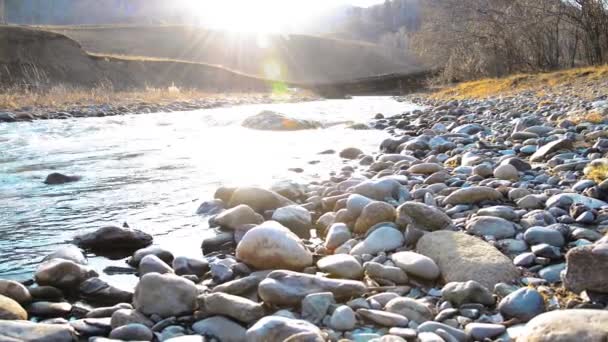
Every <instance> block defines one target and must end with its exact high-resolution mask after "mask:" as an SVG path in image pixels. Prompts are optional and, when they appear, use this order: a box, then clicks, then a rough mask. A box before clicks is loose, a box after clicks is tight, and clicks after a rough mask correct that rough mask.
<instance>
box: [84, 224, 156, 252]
mask: <svg viewBox="0 0 608 342" xmlns="http://www.w3.org/2000/svg"><path fill="white" fill-rule="evenodd" d="M152 239H153V238H152V235H150V234H148V233H145V232H143V231H141V230H136V229H130V228H121V227H114V226H109V227H103V228H100V229H97V230H96V231H93V232H90V233H86V234H81V235H78V236H76V237H75V238H74V243H75V244H76V245H77V246H78V247H80V248H83V249H90V250H93V251H97V252H114V251H116V250H124V251H136V250H138V249H141V248H144V247H148V246H149V245H151V244H152Z"/></svg>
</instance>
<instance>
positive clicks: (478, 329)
mask: <svg viewBox="0 0 608 342" xmlns="http://www.w3.org/2000/svg"><path fill="white" fill-rule="evenodd" d="M506 330H507V328H506V327H505V326H504V325H500V324H491V323H469V324H467V326H466V327H465V329H464V331H465V332H466V333H467V334H469V335H471V337H473V338H474V339H475V341H484V340H485V339H486V338H489V339H492V338H494V337H496V336H498V335H500V334H502V333H504V332H505V331H506Z"/></svg>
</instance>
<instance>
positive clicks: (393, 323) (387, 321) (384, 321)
mask: <svg viewBox="0 0 608 342" xmlns="http://www.w3.org/2000/svg"><path fill="white" fill-rule="evenodd" d="M357 314H358V315H360V316H362V317H363V318H365V319H366V320H369V321H371V322H373V323H375V324H379V325H382V326H385V327H407V325H408V323H409V320H408V319H407V318H406V317H404V316H401V315H399V314H396V313H392V312H386V311H381V310H368V309H359V310H357Z"/></svg>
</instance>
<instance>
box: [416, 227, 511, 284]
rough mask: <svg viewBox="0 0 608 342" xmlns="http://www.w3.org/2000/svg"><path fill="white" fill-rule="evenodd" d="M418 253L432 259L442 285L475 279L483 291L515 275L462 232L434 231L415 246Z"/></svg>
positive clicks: (501, 257) (503, 260) (494, 254)
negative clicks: (440, 277)
mask: <svg viewBox="0 0 608 342" xmlns="http://www.w3.org/2000/svg"><path fill="white" fill-rule="evenodd" d="M416 247H417V250H418V252H419V253H420V254H423V255H426V256H428V257H429V258H431V259H433V260H434V261H435V263H436V264H437V265H438V266H439V270H440V271H441V276H442V278H443V280H444V281H445V282H452V281H457V282H466V281H469V280H475V281H477V282H479V283H480V284H482V285H483V286H485V287H486V288H494V285H496V284H497V283H501V282H510V281H513V280H514V279H516V278H517V277H518V276H519V271H518V270H517V268H516V267H515V266H514V265H513V264H512V262H511V260H510V259H509V258H507V257H506V256H504V255H503V254H502V253H500V252H499V251H498V250H497V249H496V248H494V247H492V246H491V245H489V244H488V243H486V242H484V241H483V240H481V239H478V238H475V237H472V236H468V235H466V234H463V233H458V232H451V231H437V232H432V233H428V234H426V235H424V236H423V237H422V238H421V239H420V241H418V244H417V246H416Z"/></svg>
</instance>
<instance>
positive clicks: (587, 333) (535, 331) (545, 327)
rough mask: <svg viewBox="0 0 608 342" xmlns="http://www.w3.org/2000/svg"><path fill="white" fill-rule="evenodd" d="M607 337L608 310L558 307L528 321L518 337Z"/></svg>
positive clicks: (535, 340)
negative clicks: (562, 308)
mask: <svg viewBox="0 0 608 342" xmlns="http://www.w3.org/2000/svg"><path fill="white" fill-rule="evenodd" d="M607 339H608V311H606V310H593V309H572V310H555V311H551V312H547V313H543V314H541V315H538V316H536V317H535V318H533V319H532V320H531V321H529V322H528V323H527V324H526V326H525V329H524V330H523V332H522V333H521V335H520V336H519V337H518V339H517V341H522V342H568V341H585V342H604V341H606V340H607Z"/></svg>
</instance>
